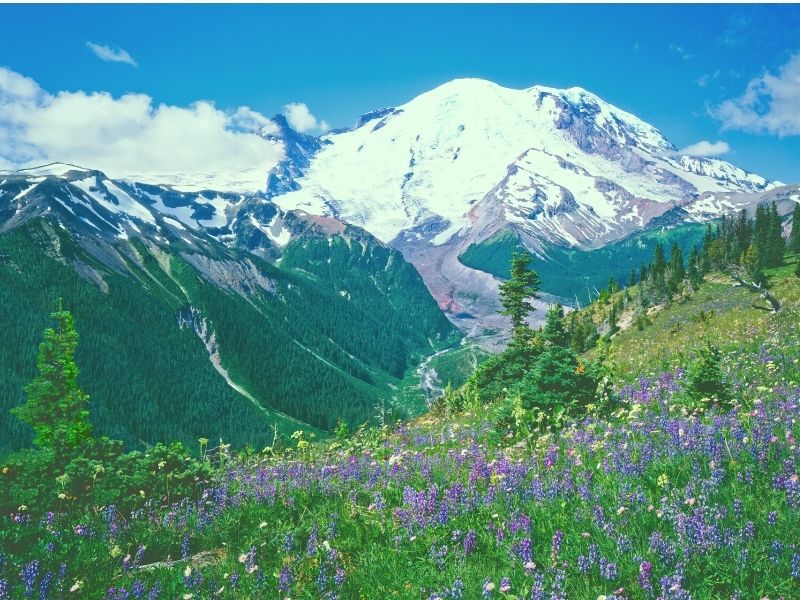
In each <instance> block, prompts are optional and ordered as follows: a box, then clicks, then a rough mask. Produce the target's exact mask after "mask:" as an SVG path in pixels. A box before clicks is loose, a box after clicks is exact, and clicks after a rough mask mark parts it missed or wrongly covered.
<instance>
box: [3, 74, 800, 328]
mask: <svg viewBox="0 0 800 600" xmlns="http://www.w3.org/2000/svg"><path fill="white" fill-rule="evenodd" d="M272 123H273V125H274V127H272V126H271V127H270V128H268V130H267V129H265V132H264V133H263V137H265V139H267V140H269V141H270V142H272V143H273V144H275V145H276V146H279V147H280V150H281V153H280V154H281V156H282V157H283V158H282V159H281V160H280V162H278V163H277V164H276V165H275V166H274V167H273V168H271V169H270V170H269V172H268V173H265V177H264V184H263V187H262V191H259V192H247V193H242V192H230V191H209V190H206V189H204V187H203V185H202V183H203V182H197V184H196V185H190V186H189V187H186V186H183V185H181V186H180V187H179V188H178V187H174V186H172V185H163V184H162V185H157V184H155V183H153V182H150V183H141V182H138V181H136V180H124V181H122V180H111V179H109V178H107V177H105V176H104V175H103V174H102V173H100V172H98V171H93V170H90V169H84V168H80V167H75V166H73V165H62V164H54V165H47V166H44V167H38V168H35V169H27V170H22V171H16V172H6V173H2V172H0V232H2V231H3V230H4V229H9V228H13V227H14V226H15V223H17V222H19V221H21V220H24V219H28V218H31V216H35V215H39V214H43V213H45V212H47V211H52V212H54V213H56V214H57V216H58V219H61V220H64V219H67V220H69V219H71V220H72V221H73V222H74V223H75V226H76V227H78V228H82V229H84V230H85V232H86V233H87V234H90V233H91V234H95V235H96V234H97V233H98V232H100V233H102V234H103V235H104V236H106V237H107V238H109V237H110V238H116V239H125V238H127V237H130V236H134V235H139V234H140V232H141V231H146V235H147V236H153V237H154V239H156V240H158V241H159V243H160V242H162V241H166V243H169V240H171V239H173V240H178V242H181V241H182V242H183V243H187V244H190V245H192V244H194V245H202V244H203V240H206V239H209V238H213V240H214V241H216V242H222V243H224V244H225V245H227V246H228V247H232V248H237V249H244V250H247V251H250V252H253V253H255V254H258V255H260V256H262V257H263V258H267V259H269V260H276V259H277V258H279V257H280V256H281V254H282V249H283V248H284V247H285V246H286V245H287V244H288V242H289V241H290V240H291V239H293V237H295V236H297V235H300V234H302V233H303V232H305V231H307V230H308V229H309V228H312V229H314V228H317V229H321V230H323V231H328V232H333V231H336V230H340V229H341V228H342V227H345V226H346V225H347V224H349V225H355V226H358V227H361V228H363V229H364V230H366V231H367V232H369V233H370V234H372V235H374V236H375V237H377V238H378V239H379V240H381V241H382V242H384V243H386V244H389V245H391V246H393V247H394V248H396V249H398V250H400V251H402V253H403V254H404V256H405V258H406V259H408V260H409V261H411V262H412V263H413V264H414V265H415V266H416V268H417V269H418V270H419V271H420V273H421V274H422V276H423V278H424V280H425V282H426V284H427V286H428V288H429V290H430V291H431V293H432V294H433V296H434V297H435V298H436V299H437V301H438V302H439V305H440V307H442V308H443V309H444V310H445V311H446V312H448V314H449V315H450V317H451V318H452V319H453V320H454V321H456V322H457V323H458V324H460V325H462V326H464V327H469V326H471V325H470V324H469V323H471V322H472V321H471V320H472V319H475V318H477V321H476V322H477V323H480V324H481V325H483V324H485V323H484V321H485V319H491V318H492V315H494V314H495V312H496V300H497V285H498V281H497V279H496V278H495V277H494V276H492V275H490V274H489V273H486V272H482V271H480V270H476V269H475V268H470V267H468V266H466V265H465V264H463V262H462V260H460V258H461V257H462V255H464V253H465V252H466V251H467V250H468V249H469V248H471V247H473V246H476V245H480V244H481V243H483V242H485V241H487V240H490V239H495V238H496V237H497V236H509V235H510V236H511V237H512V238H514V239H516V240H518V241H519V243H521V244H523V245H524V246H525V247H527V248H528V249H529V250H530V251H532V252H533V253H535V254H537V255H538V256H539V257H540V258H541V259H542V260H547V259H548V248H550V247H552V246H562V247H569V248H575V249H580V250H591V249H595V248H600V247H603V246H606V245H608V244H610V243H613V242H615V241H618V240H622V239H624V238H627V237H628V236H630V235H632V234H635V233H636V232H639V231H643V230H646V229H652V228H656V227H664V226H676V225H680V224H682V223H693V222H694V223H696V222H704V221H707V220H710V219H714V218H716V217H719V216H720V215H721V214H724V213H729V212H733V211H736V210H740V209H741V208H750V209H752V207H754V206H755V205H756V204H757V203H758V202H760V201H763V200H765V199H768V200H769V199H775V200H778V201H780V202H782V203H783V204H782V209H783V210H784V212H786V211H788V210H789V205H791V204H793V202H796V201H800V191H798V190H799V189H800V188H798V186H784V185H783V184H781V183H780V182H775V181H769V180H767V179H765V178H763V177H761V176H759V175H756V174H753V173H749V172H747V171H744V170H742V169H740V168H738V167H736V166H734V165H732V164H730V163H728V162H725V161H722V160H719V159H714V158H705V157H696V156H687V155H682V154H680V153H679V152H678V150H677V149H676V147H675V146H674V145H673V144H672V143H670V142H669V141H668V140H667V139H666V138H665V137H664V136H663V135H662V134H661V132H659V131H658V130H657V129H656V128H654V127H653V126H651V125H649V124H648V123H646V122H644V121H642V120H641V119H639V118H637V117H636V116H634V115H632V114H630V113H628V112H625V111H623V110H621V109H619V108H616V107H614V106H612V105H611V104H609V103H607V102H605V101H603V100H602V99H600V98H599V97H597V96H596V95H594V94H591V93H590V92H587V91H585V90H583V89H581V88H570V89H566V90H558V89H554V88H549V87H543V86H534V87H531V88H527V89H523V90H514V89H508V88H504V87H501V86H499V85H497V84H494V83H491V82H489V81H484V80H479V79H459V80H455V81H451V82H449V83H446V84H444V85H442V86H440V87H438V88H435V89H433V90H431V91H429V92H426V93H424V94H422V95H420V96H418V97H417V98H414V99H413V100H411V101H409V102H407V103H406V104H403V105H400V106H396V107H386V108H380V109H377V110H373V111H371V112H369V113H367V114H365V115H362V116H361V117H360V118H359V119H358V120H357V122H356V123H355V125H354V126H353V127H352V128H349V129H341V130H334V131H332V132H331V133H330V134H328V135H325V136H322V137H315V136H311V135H307V134H303V133H298V132H296V131H294V130H293V129H292V128H291V127H290V126H289V124H288V122H287V121H286V119H285V118H284V117H282V116H277V117H274V118H273V120H272ZM226 189H237V187H236V186H235V185H234V186H233V187H231V188H226ZM58 219H57V220H58ZM462 317H463V319H467V321H469V323H468V322H466V321H463V320H462ZM492 326H494V323H492Z"/></svg>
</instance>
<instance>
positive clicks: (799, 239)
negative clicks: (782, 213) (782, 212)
mask: <svg viewBox="0 0 800 600" xmlns="http://www.w3.org/2000/svg"><path fill="white" fill-rule="evenodd" d="M789 251H790V252H797V253H800V204H795V205H794V211H793V212H792V232H791V233H790V234H789Z"/></svg>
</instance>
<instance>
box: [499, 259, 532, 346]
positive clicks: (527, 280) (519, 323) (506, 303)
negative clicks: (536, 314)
mask: <svg viewBox="0 0 800 600" xmlns="http://www.w3.org/2000/svg"><path fill="white" fill-rule="evenodd" d="M530 264H531V257H530V255H529V254H527V253H518V254H514V255H513V256H512V257H511V278H510V279H508V280H506V281H504V282H503V283H501V284H500V302H501V303H502V305H503V310H502V311H501V313H500V314H502V315H506V316H508V317H511V335H512V344H522V343H525V342H526V341H527V340H529V339H530V337H531V334H532V331H531V328H530V326H529V325H528V324H527V323H526V322H525V319H526V318H527V316H528V315H529V314H530V313H531V312H532V311H534V310H535V308H534V307H533V305H532V304H531V303H530V300H531V299H534V300H535V299H536V298H538V297H539V296H537V295H536V292H538V291H539V286H540V283H541V281H540V279H539V274H538V273H537V272H536V271H534V270H532V269H531V268H530Z"/></svg>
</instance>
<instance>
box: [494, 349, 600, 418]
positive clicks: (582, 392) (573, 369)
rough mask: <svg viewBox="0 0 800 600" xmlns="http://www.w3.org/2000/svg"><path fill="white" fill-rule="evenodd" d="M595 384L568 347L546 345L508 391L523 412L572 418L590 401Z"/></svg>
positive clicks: (592, 397) (595, 388) (595, 387)
mask: <svg viewBox="0 0 800 600" xmlns="http://www.w3.org/2000/svg"><path fill="white" fill-rule="evenodd" d="M596 390H597V381H595V380H594V379H593V378H592V376H591V375H590V374H589V372H588V370H587V368H586V365H585V363H583V362H581V361H579V360H578V357H577V356H576V355H575V353H574V352H573V351H572V349H570V348H569V347H566V346H562V345H557V344H548V345H547V346H545V348H544V349H543V350H542V352H541V353H540V354H539V355H538V356H537V357H536V360H535V361H534V363H533V365H532V367H531V369H530V370H529V371H528V372H527V373H526V374H525V376H524V377H523V378H522V379H521V380H519V381H518V382H517V383H516V384H514V385H513V386H512V387H511V388H509V391H508V393H509V394H510V395H511V396H519V397H520V398H522V402H523V405H524V406H525V408H527V409H532V408H539V409H542V410H544V411H546V412H555V411H558V410H561V409H564V410H565V411H566V412H568V413H571V414H576V413H577V412H578V411H579V410H582V409H584V408H585V407H586V405H588V404H590V403H591V402H592V400H593V399H594V394H595V391H596Z"/></svg>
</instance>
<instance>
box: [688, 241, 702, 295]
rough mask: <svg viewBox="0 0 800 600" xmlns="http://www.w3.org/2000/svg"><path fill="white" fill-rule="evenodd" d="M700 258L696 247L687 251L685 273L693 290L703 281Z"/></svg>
mask: <svg viewBox="0 0 800 600" xmlns="http://www.w3.org/2000/svg"><path fill="white" fill-rule="evenodd" d="M701 265H702V258H701V256H700V252H699V251H698V250H697V248H696V247H695V248H692V250H691V252H689V265H688V268H687V269H686V275H687V277H688V278H689V284H690V285H691V286H692V289H693V290H696V289H697V288H699V287H700V284H701V283H702V282H703V269H702V266H701Z"/></svg>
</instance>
